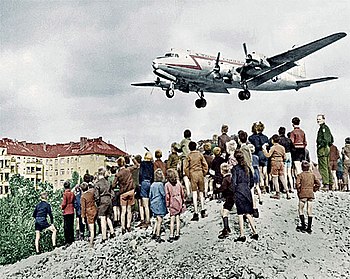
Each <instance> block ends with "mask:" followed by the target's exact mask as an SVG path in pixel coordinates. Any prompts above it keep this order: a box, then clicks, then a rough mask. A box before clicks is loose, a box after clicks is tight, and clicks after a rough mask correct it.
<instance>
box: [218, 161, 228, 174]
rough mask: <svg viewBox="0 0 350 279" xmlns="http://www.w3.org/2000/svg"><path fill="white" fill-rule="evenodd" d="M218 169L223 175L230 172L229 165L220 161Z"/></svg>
mask: <svg viewBox="0 0 350 279" xmlns="http://www.w3.org/2000/svg"><path fill="white" fill-rule="evenodd" d="M220 171H221V173H222V174H223V175H225V174H227V173H229V172H230V167H229V165H228V164H227V163H222V164H221V165H220Z"/></svg>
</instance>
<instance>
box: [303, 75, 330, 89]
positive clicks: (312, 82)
mask: <svg viewBox="0 0 350 279" xmlns="http://www.w3.org/2000/svg"><path fill="white" fill-rule="evenodd" d="M332 79H337V77H324V78H315V79H305V80H297V85H298V89H299V88H302V87H308V86H310V85H311V84H314V83H319V82H324V81H327V80H332Z"/></svg>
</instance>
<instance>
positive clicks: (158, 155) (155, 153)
mask: <svg viewBox="0 0 350 279" xmlns="http://www.w3.org/2000/svg"><path fill="white" fill-rule="evenodd" d="M162 156H163V153H162V151H161V150H160V149H157V150H156V151H155V152H154V157H156V159H160V158H162Z"/></svg>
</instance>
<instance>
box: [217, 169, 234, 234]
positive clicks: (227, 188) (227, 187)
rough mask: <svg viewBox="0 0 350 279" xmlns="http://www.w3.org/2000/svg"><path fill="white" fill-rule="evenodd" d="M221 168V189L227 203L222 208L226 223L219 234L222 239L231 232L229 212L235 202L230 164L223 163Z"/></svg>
mask: <svg viewBox="0 0 350 279" xmlns="http://www.w3.org/2000/svg"><path fill="white" fill-rule="evenodd" d="M220 169H221V174H222V176H223V179H222V185H221V187H220V188H219V191H221V192H222V195H223V197H224V198H225V203H224V205H223V207H222V209H221V217H222V220H223V223H224V229H223V230H222V231H221V233H220V235H219V236H218V237H219V238H220V239H222V238H226V237H227V236H228V235H229V233H231V229H230V227H229V226H228V214H229V211H230V210H231V209H232V207H233V205H234V203H235V202H234V197H233V189H232V176H231V173H230V166H229V165H228V163H223V164H221V166H220Z"/></svg>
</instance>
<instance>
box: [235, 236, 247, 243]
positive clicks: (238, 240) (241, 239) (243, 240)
mask: <svg viewBox="0 0 350 279" xmlns="http://www.w3.org/2000/svg"><path fill="white" fill-rule="evenodd" d="M245 241H246V237H245V236H240V237H238V238H236V239H235V240H234V242H245Z"/></svg>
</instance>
